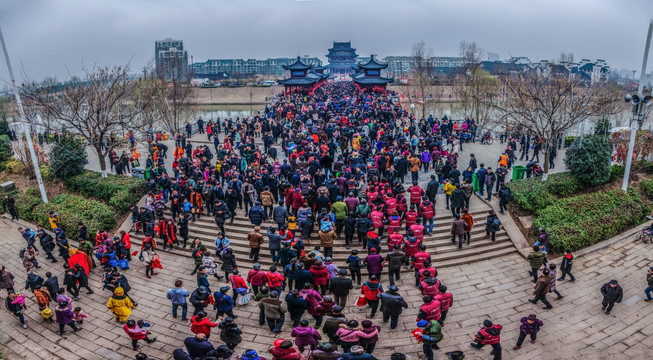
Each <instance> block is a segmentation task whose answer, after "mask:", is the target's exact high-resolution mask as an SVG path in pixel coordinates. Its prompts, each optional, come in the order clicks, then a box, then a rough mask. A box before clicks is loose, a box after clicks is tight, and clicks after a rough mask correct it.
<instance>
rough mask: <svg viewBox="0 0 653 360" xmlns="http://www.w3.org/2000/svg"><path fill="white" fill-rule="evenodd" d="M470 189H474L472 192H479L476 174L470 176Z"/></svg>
mask: <svg viewBox="0 0 653 360" xmlns="http://www.w3.org/2000/svg"><path fill="white" fill-rule="evenodd" d="M472 188H473V189H474V192H479V191H480V190H481V188H480V187H479V185H478V175H476V173H473V174H472Z"/></svg>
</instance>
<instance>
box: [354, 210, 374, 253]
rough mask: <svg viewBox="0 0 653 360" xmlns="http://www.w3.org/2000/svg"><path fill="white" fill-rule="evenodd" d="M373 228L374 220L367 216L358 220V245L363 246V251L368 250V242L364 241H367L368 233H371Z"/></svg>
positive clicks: (361, 216) (360, 216)
mask: <svg viewBox="0 0 653 360" xmlns="http://www.w3.org/2000/svg"><path fill="white" fill-rule="evenodd" d="M371 227H372V220H370V218H368V217H367V216H363V215H359V216H358V219H356V228H357V229H358V243H359V244H363V249H366V248H367V241H365V243H363V240H367V232H368V231H370V228H371Z"/></svg>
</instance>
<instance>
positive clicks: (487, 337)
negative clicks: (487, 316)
mask: <svg viewBox="0 0 653 360" xmlns="http://www.w3.org/2000/svg"><path fill="white" fill-rule="evenodd" d="M501 329H502V327H501V325H499V324H493V323H492V321H490V320H485V321H484V322H483V327H482V328H481V330H479V331H478V334H476V337H475V339H474V342H473V343H471V344H470V345H471V346H472V347H473V348H475V349H480V348H482V347H483V346H485V345H490V346H492V352H491V353H490V355H494V360H501V344H500V341H501Z"/></svg>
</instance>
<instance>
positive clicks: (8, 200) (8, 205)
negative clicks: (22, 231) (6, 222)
mask: <svg viewBox="0 0 653 360" xmlns="http://www.w3.org/2000/svg"><path fill="white" fill-rule="evenodd" d="M3 205H4V208H5V211H8V212H9V214H11V221H14V219H15V220H18V213H17V212H16V200H14V198H12V197H9V195H5V201H4V203H3Z"/></svg>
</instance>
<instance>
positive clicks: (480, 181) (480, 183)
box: [476, 163, 492, 196]
mask: <svg viewBox="0 0 653 360" xmlns="http://www.w3.org/2000/svg"><path fill="white" fill-rule="evenodd" d="M485 174H487V169H486V168H485V164H483V163H481V167H480V168H479V169H478V171H476V176H477V177H478V196H483V187H484V186H485ZM490 191H492V190H490Z"/></svg>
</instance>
